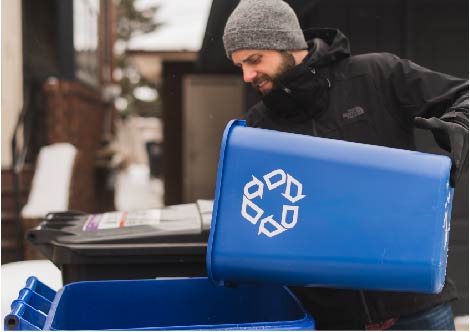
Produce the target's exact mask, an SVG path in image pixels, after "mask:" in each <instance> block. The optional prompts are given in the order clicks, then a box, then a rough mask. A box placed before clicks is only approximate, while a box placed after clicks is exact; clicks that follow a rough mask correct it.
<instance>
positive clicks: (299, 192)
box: [282, 174, 306, 203]
mask: <svg viewBox="0 0 470 332" xmlns="http://www.w3.org/2000/svg"><path fill="white" fill-rule="evenodd" d="M293 186H295V187H296V188H297V192H296V193H295V196H292V194H291V190H292V187H293ZM282 195H283V196H284V197H285V198H287V199H288V200H289V201H291V202H292V203H295V202H297V201H299V200H301V199H302V198H304V197H306V195H303V194H302V183H300V182H299V181H297V180H296V179H295V178H294V177H292V176H291V175H290V174H287V185H286V191H285V192H284V193H283V194H282Z"/></svg>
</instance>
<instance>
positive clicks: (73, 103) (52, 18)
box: [1, 0, 469, 316]
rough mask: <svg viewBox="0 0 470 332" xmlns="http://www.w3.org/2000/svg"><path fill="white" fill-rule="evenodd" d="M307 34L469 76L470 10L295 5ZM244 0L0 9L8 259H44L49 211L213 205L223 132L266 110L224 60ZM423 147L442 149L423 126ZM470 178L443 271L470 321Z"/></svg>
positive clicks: (320, 0)
mask: <svg viewBox="0 0 470 332" xmlns="http://www.w3.org/2000/svg"><path fill="white" fill-rule="evenodd" d="M287 2H288V3H289V4H290V5H291V6H292V7H293V9H294V10H295V11H296V13H297V14H298V17H299V19H300V22H301V26H302V28H309V27H315V26H316V27H336V28H339V29H341V30H342V31H343V32H344V33H345V34H346V36H348V37H349V38H350V40H351V46H352V53H353V54H359V53H366V52H377V51H387V52H392V53H395V54H397V55H398V56H400V57H403V58H408V59H411V60H413V61H415V62H417V63H419V64H420V65H422V66H425V67H428V68H431V69H433V70H437V71H441V72H445V73H449V74H452V75H456V76H459V77H465V78H468V64H469V55H468V40H469V39H468V31H469V30H468V28H469V26H468V12H469V10H468V9H469V8H468V1H462V0H446V1H440V0H413V1H406V0H382V1H375V0H356V1H348V0H316V1H315V0H290V1H289V0H288V1H287ZM237 3H238V1H237V0H135V1H132V0H41V1H38V0H21V1H20V0H2V2H1V34H2V40H1V52H2V60H1V61H2V71H1V76H2V78H1V82H2V89H1V91H2V97H1V113H2V131H1V135H2V149H1V153H2V177H1V180H2V181H1V190H2V199H1V201H2V202H1V203H2V204H1V212H2V215H1V216H2V217H1V231H2V232H1V233H2V241H1V244H2V254H1V258H2V264H5V263H8V262H12V261H17V260H24V259H32V258H37V256H36V255H37V254H35V253H34V252H33V251H32V250H31V248H29V247H28V245H27V244H25V243H24V241H23V238H24V230H25V229H28V228H30V227H34V226H35V225H37V224H38V223H39V222H40V221H41V220H42V218H44V216H45V215H46V213H47V212H49V211H53V210H77V211H83V212H86V213H100V212H105V211H114V210H139V209H149V208H158V207H162V206H166V205H174V204H180V203H192V202H195V201H196V200H198V199H213V195H214V194H213V193H214V188H215V180H216V173H217V161H218V153H219V144H220V141H221V135H222V132H223V129H224V127H225V124H226V123H227V121H228V120H230V119H233V118H240V117H241V116H242V115H243V113H244V112H245V110H247V109H248V108H249V107H250V106H251V105H253V104H254V103H256V102H257V101H258V96H257V95H256V94H255V93H254V92H253V91H252V89H251V88H250V87H247V86H245V85H244V84H243V82H242V80H241V75H240V72H239V71H238V69H237V68H236V67H234V66H233V65H232V64H231V63H230V62H229V61H228V59H227V58H226V56H225V52H224V49H223V45H222V33H223V27H224V25H225V21H226V19H227V17H228V16H229V14H230V13H231V11H232V10H233V9H234V8H235V6H236V5H237ZM416 135H417V138H418V144H419V149H420V150H421V151H425V152H432V153H440V154H444V152H443V151H442V150H440V149H439V148H438V147H437V145H436V144H435V143H434V141H433V139H432V136H431V135H430V134H428V133H426V132H424V131H420V130H417V131H416ZM468 262H469V259H468V170H467V171H466V172H465V174H464V176H463V179H462V180H461V184H460V186H458V188H457V189H456V192H455V197H454V205H453V212H452V227H451V239H450V250H449V261H448V270H447V271H448V274H449V275H450V276H451V278H452V279H453V280H454V281H455V282H456V284H457V286H458V289H459V292H460V299H459V300H458V301H456V302H455V303H454V310H455V313H456V314H457V315H459V316H465V315H468V270H469V269H468Z"/></svg>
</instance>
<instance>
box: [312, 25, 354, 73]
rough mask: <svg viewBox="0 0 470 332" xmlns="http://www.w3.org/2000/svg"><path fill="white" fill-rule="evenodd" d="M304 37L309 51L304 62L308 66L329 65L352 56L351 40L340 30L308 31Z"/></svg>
mask: <svg viewBox="0 0 470 332" xmlns="http://www.w3.org/2000/svg"><path fill="white" fill-rule="evenodd" d="M304 36H305V39H306V40H307V44H308V49H309V54H308V56H307V57H306V58H305V60H304V61H305V63H306V64H307V65H314V66H322V65H327V64H330V63H332V62H336V61H339V60H341V59H344V58H347V57H349V56H350V55H351V51H350V49H349V39H348V38H347V37H346V36H345V35H344V34H343V33H342V32H341V31H340V30H338V29H330V28H312V29H307V30H304Z"/></svg>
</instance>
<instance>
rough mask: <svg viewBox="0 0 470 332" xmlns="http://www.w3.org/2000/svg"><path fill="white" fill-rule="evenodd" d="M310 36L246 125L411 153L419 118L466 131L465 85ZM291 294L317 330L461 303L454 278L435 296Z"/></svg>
mask: <svg viewBox="0 0 470 332" xmlns="http://www.w3.org/2000/svg"><path fill="white" fill-rule="evenodd" d="M306 37H307V40H309V54H308V56H307V57H306V58H305V59H304V61H303V62H302V63H301V64H299V65H297V66H296V68H294V69H293V70H291V71H290V72H289V73H287V75H284V76H283V77H281V79H280V81H281V83H280V84H279V88H278V89H277V90H279V89H281V90H283V91H280V95H279V94H278V95H277V96H274V97H273V96H272V95H271V94H268V95H267V96H265V97H263V100H262V101H260V102H259V103H258V104H256V105H255V106H253V107H252V108H251V109H250V110H249V111H248V113H247V114H246V120H247V125H248V126H252V127H259V128H265V129H273V130H279V131H284V132H291V133H298V134H306V135H312V136H320V137H327V138H333V139H340V140H346V141H352V142H360V143H367V144H374V145H381V146H387V147H393V148H400V149H407V150H415V149H416V146H415V142H414V131H413V118H414V117H416V116H420V117H425V118H430V117H439V118H442V119H445V120H447V121H454V122H457V123H460V124H461V125H463V126H464V127H466V128H468V81H467V80H464V79H460V78H455V77H452V76H449V75H446V74H442V73H438V72H434V71H431V70H429V69H426V68H423V67H420V66H419V65H417V64H415V63H413V62H411V61H408V60H403V59H400V58H398V57H397V56H395V55H393V54H389V53H373V54H363V55H356V56H350V52H349V41H348V39H347V38H346V37H345V36H344V35H343V34H342V33H341V32H340V31H338V30H333V29H313V30H310V31H307V32H306ZM278 92H279V91H278ZM283 94H284V95H283ZM273 95H274V94H273ZM268 106H269V107H268ZM291 289H292V290H293V291H294V293H295V294H296V295H297V296H298V297H299V299H300V300H301V301H302V302H303V303H304V305H305V307H306V308H307V309H308V310H309V311H310V312H311V313H312V315H313V316H314V317H315V319H316V321H317V324H318V328H319V329H330V328H331V329H363V328H364V326H365V325H366V324H369V323H380V322H383V321H385V320H388V319H390V318H396V317H399V316H405V315H408V314H412V313H415V312H418V311H421V310H425V309H428V308H431V307H433V306H435V305H437V304H441V303H443V302H447V301H450V300H452V299H454V298H456V290H455V286H454V284H453V283H452V282H451V281H450V280H447V281H446V285H445V287H444V290H443V291H442V292H441V293H440V294H438V295H424V294H414V293H404V292H379V291H362V292H361V291H355V290H340V289H329V288H320V287H291Z"/></svg>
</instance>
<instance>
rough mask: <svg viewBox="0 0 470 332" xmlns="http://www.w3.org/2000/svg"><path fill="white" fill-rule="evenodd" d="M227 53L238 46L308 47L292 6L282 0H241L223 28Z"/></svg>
mask: <svg viewBox="0 0 470 332" xmlns="http://www.w3.org/2000/svg"><path fill="white" fill-rule="evenodd" d="M223 40H224V47H225V52H226V53H227V57H228V58H229V59H231V56H232V53H233V52H234V51H237V50H241V49H255V50H258V49H262V50H302V49H307V43H306V42H305V38H304V35H303V33H302V30H301V29H300V24H299V21H298V19H297V16H296V15H295V13H294V10H293V9H292V8H291V7H290V6H289V5H288V4H287V3H286V2H284V1H282V0H241V1H240V3H239V4H238V6H237V7H236V8H235V10H234V11H233V12H232V14H231V15H230V17H229V18H228V20H227V23H226V25H225V30H224V36H223Z"/></svg>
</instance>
